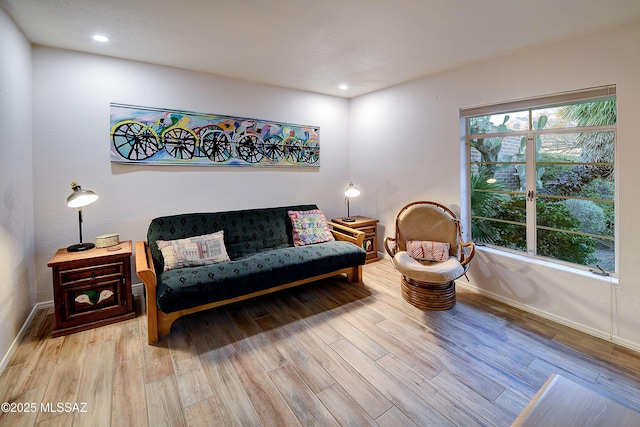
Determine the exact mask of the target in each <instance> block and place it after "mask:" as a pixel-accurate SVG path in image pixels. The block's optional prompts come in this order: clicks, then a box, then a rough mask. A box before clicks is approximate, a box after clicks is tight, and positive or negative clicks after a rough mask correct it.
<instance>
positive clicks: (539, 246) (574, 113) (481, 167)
mask: <svg viewBox="0 0 640 427" xmlns="http://www.w3.org/2000/svg"><path fill="white" fill-rule="evenodd" d="M616 115H617V114H616V98H615V87H613V86H611V87H602V88H595V89H590V90H585V91H580V92H572V93H566V94H559V95H553V96H548V97H543V98H536V99H532V100H527V101H516V102H511V103H506V104H500V105H495V106H489V107H479V108H469V109H464V110H462V116H463V117H464V119H465V122H466V139H465V140H466V145H467V149H468V151H467V154H468V157H467V159H468V165H469V173H470V178H471V180H470V192H469V193H470V204H469V206H470V217H471V234H472V238H473V240H474V241H476V242H478V243H484V244H486V245H489V246H493V247H498V248H505V249H508V250H513V251H520V252H525V253H528V254H530V255H533V256H541V257H546V258H553V259H554V260H557V261H559V262H565V263H571V264H578V265H580V266H585V267H589V268H591V269H592V270H593V271H595V272H600V273H602V272H603V270H604V271H606V272H614V271H615V268H616V267H615V266H616V263H615V200H616V198H615V173H614V172H615V170H614V152H615V145H616Z"/></svg>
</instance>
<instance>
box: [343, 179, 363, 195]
mask: <svg viewBox="0 0 640 427" xmlns="http://www.w3.org/2000/svg"><path fill="white" fill-rule="evenodd" d="M344 195H345V197H349V198H351V197H358V196H359V195H360V190H358V189H357V188H356V187H355V186H354V185H353V182H350V183H349V186H348V187H347V189H346V190H344Z"/></svg>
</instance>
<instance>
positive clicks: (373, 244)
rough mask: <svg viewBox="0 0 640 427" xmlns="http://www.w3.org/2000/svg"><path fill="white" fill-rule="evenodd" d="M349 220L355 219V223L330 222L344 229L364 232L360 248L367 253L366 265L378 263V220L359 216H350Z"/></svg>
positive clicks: (338, 219) (339, 219)
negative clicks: (342, 226)
mask: <svg viewBox="0 0 640 427" xmlns="http://www.w3.org/2000/svg"><path fill="white" fill-rule="evenodd" d="M351 218H353V219H355V221H352V222H348V221H344V220H343V219H342V218H333V219H332V220H331V221H332V222H335V223H337V224H340V225H344V226H345V227H351V228H355V229H356V230H360V231H364V241H363V242H362V248H363V249H364V250H365V251H366V252H367V259H366V263H367V264H368V263H370V262H374V261H378V259H379V258H378V231H377V230H378V220H377V219H375V218H369V217H366V216H361V215H352V216H351Z"/></svg>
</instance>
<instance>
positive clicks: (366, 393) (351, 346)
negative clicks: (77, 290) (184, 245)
mask: <svg viewBox="0 0 640 427" xmlns="http://www.w3.org/2000/svg"><path fill="white" fill-rule="evenodd" d="M363 278H364V279H363V282H361V283H348V282H347V281H346V280H345V278H344V277H336V278H330V279H325V280H321V281H319V282H317V283H312V284H308V285H304V286H301V287H297V288H292V289H288V290H285V291H282V292H278V293H275V294H271V295H265V296H262V297H259V298H254V299H251V300H247V301H243V302H241V303H239V304H235V305H231V306H227V307H220V308H217V309H213V310H209V311H206V312H200V313H194V314H192V315H189V316H186V317H184V318H181V319H179V320H178V321H176V322H175V323H174V325H173V327H172V331H171V334H170V335H168V336H164V337H161V338H160V340H159V342H158V344H156V345H153V346H149V345H147V344H146V337H147V329H146V319H145V314H144V311H145V310H144V300H143V299H141V298H136V300H135V303H136V304H135V306H136V312H137V314H138V317H137V318H135V319H131V320H127V321H123V322H119V323H115V324H111V325H107V326H104V327H101V328H96V329H91V330H87V331H83V332H79V333H76V334H72V335H68V336H62V337H57V338H51V336H50V335H51V331H52V330H53V324H54V318H53V311H52V310H51V309H43V310H40V311H38V312H37V313H36V314H35V316H34V318H33V321H32V323H31V324H30V325H29V327H28V328H27V331H26V334H25V336H24V337H23V339H22V341H21V342H19V343H18V344H17V346H16V351H15V352H14V354H13V357H12V358H11V360H9V362H8V364H7V367H6V368H5V370H4V372H3V373H2V375H1V376H0V401H4V402H9V403H13V404H17V403H18V402H22V403H24V402H33V403H36V404H37V405H38V411H36V412H30V413H28V412H23V413H15V412H14V413H0V427H2V426H11V427H13V426H35V425H38V426H81V425H90V426H92V427H93V426H101V425H103V426H132V425H135V426H143V427H144V426H157V425H168V426H183V425H188V426H205V425H206V426H226V425H229V426H236V425H237V426H256V427H267V426H287V427H288V426H298V425H314V426H316V425H317V426H325V425H342V426H348V425H356V426H369V425H370V426H374V425H377V426H393V427H399V426H416V425H417V426H423V425H456V426H477V425H479V426H500V427H502V426H509V425H510V424H511V423H512V422H513V421H514V420H515V419H516V417H517V416H518V414H520V413H521V412H522V411H523V409H524V408H525V406H526V405H527V403H528V402H529V400H530V399H531V398H533V396H534V395H535V394H536V392H537V390H538V388H539V387H540V386H541V385H542V384H543V383H544V382H545V381H546V378H547V377H549V376H550V375H552V374H560V375H562V376H563V377H565V378H567V379H569V380H572V381H574V382H576V383H577V384H580V385H583V386H585V387H587V388H590V389H592V390H595V391H597V392H598V393H600V394H601V395H603V396H606V397H608V398H610V399H613V400H615V401H616V402H618V403H620V404H622V405H623V406H626V407H627V408H630V409H633V410H635V411H638V412H640V354H637V353H635V352H633V351H631V350H628V349H625V348H622V347H620V346H618V345H616V344H613V343H611V342H608V341H604V340H601V339H599V338H595V337H592V336H588V335H585V334H583V333H581V332H578V331H575V330H573V329H571V328H568V327H566V326H562V325H558V324H556V323H553V322H550V321H548V320H545V319H542V318H539V317H537V316H535V315H533V314H530V313H525V312H523V311H520V310H517V309H515V308H513V307H509V306H507V305H505V304H503V303H500V302H497V301H494V300H491V299H488V298H486V297H483V296H481V295H478V294H476V293H474V292H470V291H468V290H465V289H461V288H460V287H459V288H458V290H457V304H456V306H455V307H454V308H452V309H451V310H447V311H444V312H429V311H422V310H419V309H417V308H415V307H413V306H412V305H410V304H407V303H406V302H405V301H404V300H403V299H402V297H401V296H400V276H399V274H398V273H397V272H396V271H395V270H394V269H393V267H392V266H391V264H390V263H389V262H385V261H381V262H377V263H371V264H367V265H366V266H365V267H364V270H363ZM58 402H62V403H65V402H67V403H70V404H73V403H83V402H84V403H86V404H87V408H86V409H87V411H88V412H87V413H73V412H71V413H65V412H54V411H50V410H49V411H45V410H40V407H39V405H40V404H41V403H42V404H45V405H46V404H47V403H53V404H56V403H58ZM0 403H1V402H0ZM49 408H51V407H49Z"/></svg>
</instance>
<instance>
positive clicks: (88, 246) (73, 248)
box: [67, 243, 96, 252]
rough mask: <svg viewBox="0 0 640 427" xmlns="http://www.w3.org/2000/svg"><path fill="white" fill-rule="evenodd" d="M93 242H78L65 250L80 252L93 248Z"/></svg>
mask: <svg viewBox="0 0 640 427" xmlns="http://www.w3.org/2000/svg"><path fill="white" fill-rule="evenodd" d="M95 247H96V245H94V244H93V243H78V244H75V245H71V246H68V247H67V252H81V251H86V250H89V249H93V248H95Z"/></svg>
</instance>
